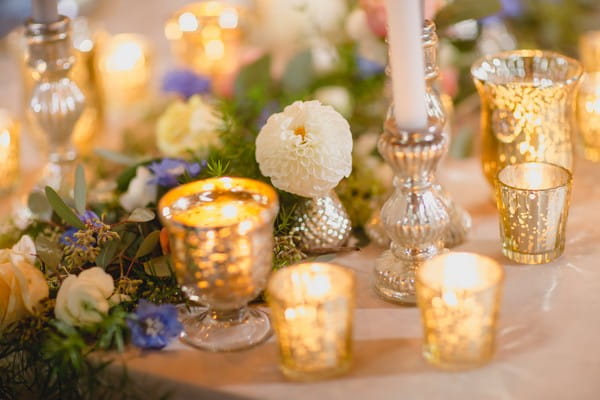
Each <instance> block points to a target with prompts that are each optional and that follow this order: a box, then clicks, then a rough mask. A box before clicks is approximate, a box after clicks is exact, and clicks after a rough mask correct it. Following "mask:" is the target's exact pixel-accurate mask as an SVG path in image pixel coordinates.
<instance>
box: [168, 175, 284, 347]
mask: <svg viewBox="0 0 600 400" xmlns="http://www.w3.org/2000/svg"><path fill="white" fill-rule="evenodd" d="M158 209H159V213H160V218H161V221H162V222H163V224H164V225H165V226H166V227H167V229H168V231H169V241H170V246H171V249H172V257H173V263H174V265H175V275H176V276H177V279H178V281H179V284H180V285H181V287H182V290H183V291H184V292H185V293H186V294H187V295H188V297H189V298H190V299H191V300H192V301H195V302H198V303H200V304H205V305H206V306H207V307H208V308H207V310H205V311H203V312H200V313H197V314H190V315H188V316H186V317H185V318H184V319H183V321H182V323H183V327H184V331H183V333H182V340H183V341H184V342H185V343H188V344H190V345H192V346H195V347H199V348H202V349H206V350H211V351H228V350H238V349H243V348H247V347H250V346H253V345H255V344H258V343H260V342H262V341H263V340H265V339H266V338H268V337H269V336H270V334H271V325H270V322H269V318H268V316H267V314H265V313H264V312H263V311H260V310H258V309H249V308H248V307H247V304H248V302H249V301H251V300H252V299H254V298H256V296H258V295H259V294H260V292H261V291H262V290H263V289H264V288H265V286H266V284H267V278H268V276H269V273H270V271H271V268H272V253H273V222H274V221H275V217H276V216H277V212H278V210H279V203H278V200H277V194H276V192H275V190H274V189H273V188H272V187H271V186H269V185H267V184H265V183H262V182H258V181H254V180H251V179H244V178H228V177H223V178H213V179H206V180H200V181H196V182H193V183H188V184H185V185H181V186H179V187H177V188H175V189H172V190H170V191H169V192H167V194H165V195H164V196H163V197H162V198H161V199H160V201H159V204H158Z"/></svg>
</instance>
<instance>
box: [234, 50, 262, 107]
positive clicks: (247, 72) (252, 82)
mask: <svg viewBox="0 0 600 400" xmlns="http://www.w3.org/2000/svg"><path fill="white" fill-rule="evenodd" d="M270 84H271V57H269V56H268V55H267V56H263V57H261V58H259V59H258V60H256V61H255V62H253V63H252V64H249V65H248V66H246V67H245V68H243V69H242V70H241V71H240V73H239V74H238V76H237V78H236V80H235V84H234V95H235V98H236V99H238V100H245V99H246V98H247V94H248V92H250V91H251V89H252V88H255V87H260V88H262V90H267V88H268V87H269V86H270Z"/></svg>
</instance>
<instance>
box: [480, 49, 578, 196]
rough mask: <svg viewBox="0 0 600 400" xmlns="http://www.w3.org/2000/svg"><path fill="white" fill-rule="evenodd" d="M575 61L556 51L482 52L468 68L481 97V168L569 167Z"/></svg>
mask: <svg viewBox="0 0 600 400" xmlns="http://www.w3.org/2000/svg"><path fill="white" fill-rule="evenodd" d="M581 73H582V68H581V65H580V64H579V62H577V61H576V60H573V59H571V58H568V57H566V56H563V55H561V54H558V53H554V52H549V51H541V50H515V51H508V52H503V53H499V54H496V55H492V56H487V57H484V58H482V59H481V60H479V61H477V62H476V63H475V64H473V66H472V67H471V74H472V76H473V79H474V81H475V86H476V87H477V91H478V92H479V96H480V99H481V153H482V163H483V171H484V173H485V176H486V178H487V180H488V182H489V183H490V184H491V185H493V184H494V180H495V179H496V175H497V174H498V171H499V170H500V169H502V167H504V166H506V165H511V164H516V163H522V162H531V161H537V162H548V163H552V164H557V165H560V166H562V167H565V168H567V169H568V170H570V171H571V170H572V168H573V146H572V142H571V136H572V134H573V131H574V129H575V124H574V110H575V108H574V106H575V94H576V91H575V89H576V86H577V82H578V80H579V78H580V76H581Z"/></svg>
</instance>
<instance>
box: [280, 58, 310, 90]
mask: <svg viewBox="0 0 600 400" xmlns="http://www.w3.org/2000/svg"><path fill="white" fill-rule="evenodd" d="M313 80H314V73H313V67H312V55H311V53H310V51H303V52H301V53H298V54H297V55H296V56H295V57H294V58H292V60H291V61H290V62H289V63H288V65H287V68H286V70H285V72H284V73H283V77H282V78H281V85H282V86H283V89H284V90H285V91H286V92H288V93H297V92H302V91H305V90H307V89H308V87H309V86H310V84H311V83H312V81H313Z"/></svg>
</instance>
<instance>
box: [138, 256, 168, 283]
mask: <svg viewBox="0 0 600 400" xmlns="http://www.w3.org/2000/svg"><path fill="white" fill-rule="evenodd" d="M144 271H145V272H146V273H147V274H148V275H152V276H156V277H159V278H166V277H169V276H171V275H172V269H171V256H169V255H164V256H160V257H156V258H153V259H151V260H148V261H147V262H145V263H144Z"/></svg>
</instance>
